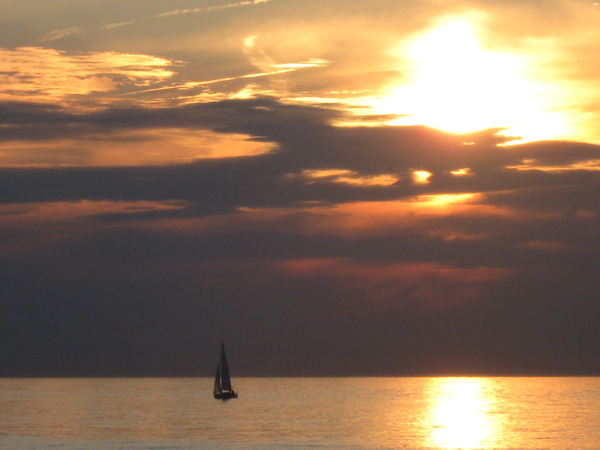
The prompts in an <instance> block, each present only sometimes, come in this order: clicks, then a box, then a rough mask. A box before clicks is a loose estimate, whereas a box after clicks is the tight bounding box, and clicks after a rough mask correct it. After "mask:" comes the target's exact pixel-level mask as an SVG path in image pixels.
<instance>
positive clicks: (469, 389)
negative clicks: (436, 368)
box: [422, 378, 502, 449]
mask: <svg viewBox="0 0 600 450" xmlns="http://www.w3.org/2000/svg"><path fill="white" fill-rule="evenodd" d="M488 384H489V380H488V379H486V378H432V379H430V383H429V386H428V387H427V391H428V392H429V394H430V396H431V397H430V400H431V407H430V410H429V411H428V413H427V414H426V415H425V416H424V418H423V423H422V425H423V427H424V428H425V429H429V430H431V431H430V433H431V434H430V435H429V437H428V439H427V442H426V446H427V447H430V446H431V447H435V448H444V449H452V448H481V449H484V448H494V447H497V446H498V444H499V440H500V434H499V431H500V429H501V423H499V420H500V418H501V417H502V416H499V415H494V414H490V410H491V409H492V408H493V406H494V405H493V403H494V399H493V397H492V396H490V389H492V390H493V387H492V386H488Z"/></svg>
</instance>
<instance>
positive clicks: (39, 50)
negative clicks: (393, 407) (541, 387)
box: [0, 0, 600, 377]
mask: <svg viewBox="0 0 600 450" xmlns="http://www.w3.org/2000/svg"><path fill="white" fill-rule="evenodd" d="M0 30H1V32H0V361H2V364H0V376H211V375H212V374H213V370H214V368H215V367H216V364H217V359H218V355H219V349H220V342H221V340H223V341H224V342H225V345H226V348H227V351H228V359H229V362H230V366H231V372H232V374H233V376H234V377H235V376H405V375H600V359H599V357H598V355H600V326H599V325H600V322H599V320H600V276H599V275H600V172H599V170H600V97H599V96H598V93H599V92H600V62H599V60H598V54H600V5H599V4H598V3H594V2H590V1H586V0H544V1H542V0H518V1H516V0H501V1H500V0H443V1H442V0H418V1H417V0H413V1H408V0H369V1H368V2H367V1H353V2H349V1H347V0H345V1H342V0H319V1H315V0H303V1H298V0H246V1H239V2H236V1H235V0H226V1H221V0H170V1H168V2H166V1H158V0H129V1H128V2H125V3H124V2H122V1H119V2H117V1H115V0H102V1H99V0H53V1H52V2H48V1H41V0H18V1H17V0H3V1H2V2H1V4H0Z"/></svg>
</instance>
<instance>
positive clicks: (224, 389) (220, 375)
mask: <svg viewBox="0 0 600 450" xmlns="http://www.w3.org/2000/svg"><path fill="white" fill-rule="evenodd" d="M213 392H214V394H215V398H218V399H220V400H227V399H230V398H237V396H238V395H237V392H235V391H234V390H233V388H232V387H231V378H230V376H229V366H228V365H227V357H226V356H225V345H223V343H222V342H221V357H220V358H219V365H218V366H217V374H216V375H215V388H214V391H213Z"/></svg>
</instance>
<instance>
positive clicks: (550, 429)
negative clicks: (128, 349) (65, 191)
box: [0, 377, 600, 450]
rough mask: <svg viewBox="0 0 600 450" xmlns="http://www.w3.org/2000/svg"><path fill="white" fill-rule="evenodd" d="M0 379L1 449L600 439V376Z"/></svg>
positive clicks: (485, 444)
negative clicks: (217, 391)
mask: <svg viewBox="0 0 600 450" xmlns="http://www.w3.org/2000/svg"><path fill="white" fill-rule="evenodd" d="M234 384H235V388H236V389H238V390H239V392H240V397H239V398H238V399H234V400H229V401H226V402H223V401H218V400H214V399H213V398H212V380H211V379H208V378H196V379H192V378H141V379H131V378H128V379H102V378H98V379H66V378H62V379H0V449H2V450H16V449H18V450H24V449H36V450H37V449H40V450H42V449H43V450H46V449H48V450H49V449H52V450H57V449H60V450H74V449H85V450H96V449H107V450H117V449H140V450H141V449H147V450H149V449H152V450H167V449H173V450H175V449H176V450H191V449H199V450H200V449H215V450H227V449H231V450H250V449H252V450H254V449H263V450H275V449H295V450H303V449H419V450H424V449H552V450H559V449H560V450H563V449H598V450H600V378H426V377H424V378H238V379H235V380H234Z"/></svg>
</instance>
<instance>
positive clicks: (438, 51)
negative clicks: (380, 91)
mask: <svg viewBox="0 0 600 450" xmlns="http://www.w3.org/2000/svg"><path fill="white" fill-rule="evenodd" d="M398 54H402V55H403V56H404V57H408V59H410V60H412V68H411V69H410V70H409V73H410V75H409V79H410V81H408V82H407V83H402V86H401V87H398V88H392V89H391V93H390V95H388V96H386V97H385V98H381V99H379V100H378V101H375V103H374V105H373V106H374V108H375V109H376V110H377V111H379V112H380V113H383V114H402V115H404V116H403V117H401V118H400V119H396V120H393V121H391V122H389V124H390V125H427V126H430V127H434V128H439V129H442V130H445V131H450V132H457V133H461V132H470V131H476V130H480V129H485V128H505V129H506V131H505V132H504V134H506V135H508V136H520V137H522V138H524V139H526V140H534V139H552V138H557V137H559V136H561V135H563V134H564V133H566V132H567V129H566V125H565V120H564V118H563V117H562V116H561V115H560V114H559V113H557V112H555V111H552V110H551V107H550V106H551V103H552V101H553V100H552V98H551V97H552V94H551V92H550V89H549V88H548V87H545V86H544V85H543V84H542V83H541V82H534V81H532V80H529V79H528V78H527V77H526V76H525V72H526V64H525V61H524V60H523V59H522V58H519V57H517V56H516V55H509V54H500V53H494V52H490V51H487V50H485V49H483V48H481V46H480V44H479V42H478V40H477V38H476V35H475V32H474V27H473V26H472V25H471V24H470V23H469V22H467V21H464V20H461V19H454V20H452V21H446V22H443V23H441V24H440V25H438V26H437V27H436V28H434V29H433V30H430V31H429V32H428V33H427V34H424V35H421V36H419V37H417V38H416V39H414V40H413V41H411V42H410V43H409V44H408V45H406V44H405V45H403V46H402V47H400V48H399V50H398Z"/></svg>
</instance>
